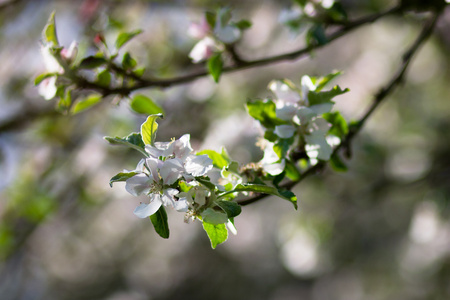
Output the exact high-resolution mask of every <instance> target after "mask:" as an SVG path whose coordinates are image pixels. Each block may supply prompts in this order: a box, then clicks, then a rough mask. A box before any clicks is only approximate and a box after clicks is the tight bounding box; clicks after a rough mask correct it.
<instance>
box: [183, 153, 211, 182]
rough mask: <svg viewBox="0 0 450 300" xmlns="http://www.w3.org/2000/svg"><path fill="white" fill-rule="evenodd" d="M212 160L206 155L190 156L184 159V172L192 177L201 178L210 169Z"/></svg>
mask: <svg viewBox="0 0 450 300" xmlns="http://www.w3.org/2000/svg"><path fill="white" fill-rule="evenodd" d="M212 163H213V162H212V160H211V159H210V158H209V157H208V155H190V156H189V157H188V158H187V159H186V166H185V168H186V172H187V173H188V174H192V176H195V177H196V176H203V175H205V174H206V173H207V172H208V171H209V170H211V169H212V167H213V164H212Z"/></svg>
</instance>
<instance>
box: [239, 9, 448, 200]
mask: <svg viewBox="0 0 450 300" xmlns="http://www.w3.org/2000/svg"><path fill="white" fill-rule="evenodd" d="M439 16H440V13H436V14H434V15H433V17H432V18H431V19H430V20H429V22H427V23H426V24H425V25H424V27H423V29H422V31H421V32H420V34H419V35H418V37H417V38H416V40H415V41H414V43H413V44H412V45H411V47H410V48H408V50H407V51H406V52H405V53H404V54H403V56H402V63H401V65H400V67H399V69H398V71H397V72H396V73H395V75H394V76H393V77H392V78H391V80H389V82H388V83H387V84H386V85H385V87H383V88H382V89H381V90H380V91H379V92H378V93H377V94H376V95H375V96H374V99H373V101H372V104H371V105H370V106H369V108H368V109H367V112H366V113H365V114H364V115H363V116H362V117H361V119H359V121H358V122H357V123H356V125H354V126H352V127H351V128H350V130H349V133H348V134H347V136H346V137H345V139H344V140H343V142H342V143H341V144H339V146H337V147H336V148H335V149H334V150H333V154H336V153H337V152H338V151H339V150H340V149H342V148H344V149H345V148H349V147H350V143H351V141H352V140H353V138H354V137H355V136H356V134H357V133H358V132H359V131H360V130H361V128H362V127H363V125H364V124H365V122H366V121H367V119H368V118H369V117H370V116H371V115H372V114H373V112H374V111H375V110H376V108H377V107H378V106H379V105H380V104H381V102H383V100H385V99H386V98H387V96H389V95H390V94H391V93H392V92H393V91H394V89H395V88H396V87H397V86H398V85H400V84H401V83H402V81H403V79H404V78H405V74H406V71H407V69H408V66H409V65H410V63H411V61H412V58H413V56H414V54H416V53H417V51H418V49H419V48H420V46H422V45H423V44H424V43H425V41H426V40H427V39H428V38H429V37H430V36H431V34H432V32H433V29H434V27H435V26H436V23H437V20H438V19H439ZM325 165H326V162H324V161H321V162H319V163H318V164H316V165H315V166H313V167H311V168H309V169H307V170H306V171H305V172H304V173H303V174H302V176H301V177H300V178H299V179H298V180H296V181H289V182H286V183H284V184H282V185H281V187H282V188H285V189H288V190H290V189H292V188H293V187H294V186H295V185H297V184H298V183H300V182H301V181H303V180H304V179H305V178H307V177H309V176H311V175H313V174H315V173H317V172H318V171H320V170H321V169H323V168H324V167H325ZM268 196H270V195H267V194H258V195H256V196H252V197H247V198H245V199H242V200H239V201H238V203H239V204H240V205H248V204H251V203H254V202H257V201H259V200H261V199H264V198H266V197H268Z"/></svg>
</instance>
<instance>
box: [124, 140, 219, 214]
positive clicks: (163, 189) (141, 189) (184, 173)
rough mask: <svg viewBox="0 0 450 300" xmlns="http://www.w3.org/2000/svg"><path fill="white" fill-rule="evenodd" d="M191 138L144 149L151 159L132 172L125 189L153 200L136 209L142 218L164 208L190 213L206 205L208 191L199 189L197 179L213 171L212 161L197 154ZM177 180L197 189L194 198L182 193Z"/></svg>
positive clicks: (161, 143)
mask: <svg viewBox="0 0 450 300" xmlns="http://www.w3.org/2000/svg"><path fill="white" fill-rule="evenodd" d="M189 139H190V136H189V135H188V134H186V135H183V136H182V137H181V138H180V139H178V140H173V141H171V142H156V143H155V144H154V145H146V146H145V151H146V152H147V154H148V155H149V156H148V157H147V158H145V159H142V160H141V161H140V162H139V163H138V165H137V167H136V169H135V170H134V171H132V172H134V173H136V174H135V175H134V176H132V177H130V178H129V179H127V180H126V190H127V191H128V192H129V193H130V194H132V195H133V196H140V195H147V196H148V197H149V198H150V201H149V203H141V204H140V205H139V206H138V207H137V208H136V209H135V210H134V214H135V215H136V216H138V217H139V218H146V217H149V216H151V215H153V214H154V213H155V212H156V211H158V209H159V208H160V207H161V205H164V206H166V207H172V208H175V210H177V211H180V212H188V210H189V209H191V210H193V209H196V208H198V206H199V205H200V206H203V205H205V204H206V201H205V195H206V194H207V189H206V188H204V187H200V186H201V185H200V184H199V183H198V182H197V181H196V180H195V179H196V177H199V176H204V175H206V174H207V172H208V171H210V170H211V169H212V168H213V165H212V160H211V159H210V158H209V157H208V156H207V155H194V154H193V153H192V151H193V149H192V147H191V145H190V141H189ZM178 180H184V181H185V182H186V183H187V184H189V185H190V186H195V189H194V190H195V191H196V195H195V198H194V199H193V198H192V197H191V194H192V193H191V194H189V193H180V190H179V187H178V186H179V185H178V184H177V181H178Z"/></svg>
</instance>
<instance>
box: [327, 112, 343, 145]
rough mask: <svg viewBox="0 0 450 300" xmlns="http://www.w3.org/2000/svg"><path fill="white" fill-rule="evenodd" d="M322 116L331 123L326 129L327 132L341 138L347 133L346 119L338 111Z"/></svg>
mask: <svg viewBox="0 0 450 300" xmlns="http://www.w3.org/2000/svg"><path fill="white" fill-rule="evenodd" d="M322 116H323V118H324V119H325V120H327V121H328V122H329V123H331V124H332V127H331V128H330V130H329V131H328V133H329V134H333V135H335V136H337V137H339V138H341V139H342V138H344V137H345V136H346V135H347V134H348V125H347V121H345V119H344V117H343V116H342V115H341V114H340V113H339V112H338V111H336V112H331V113H326V114H323V115H322Z"/></svg>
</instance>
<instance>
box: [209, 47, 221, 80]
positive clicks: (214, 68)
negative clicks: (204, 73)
mask: <svg viewBox="0 0 450 300" xmlns="http://www.w3.org/2000/svg"><path fill="white" fill-rule="evenodd" d="M222 70H223V60H222V53H217V54H215V55H213V56H211V57H210V58H209V59H208V71H209V73H210V74H211V76H212V77H213V79H214V81H215V82H219V79H220V75H221V74H222Z"/></svg>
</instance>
